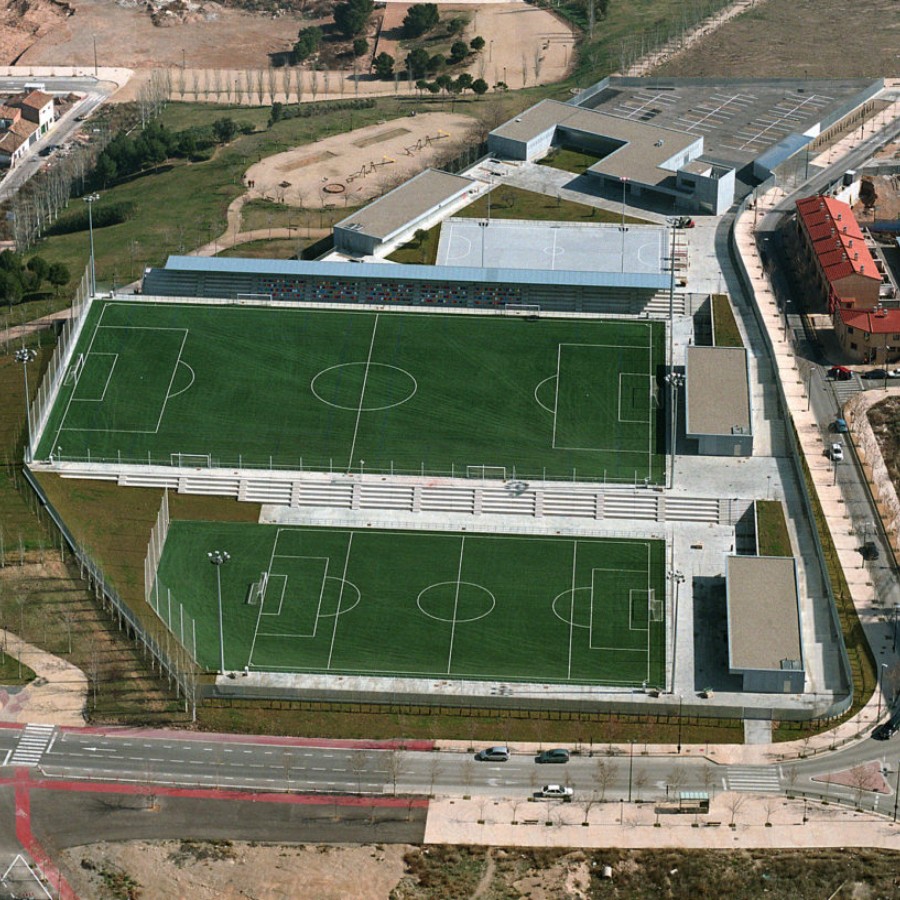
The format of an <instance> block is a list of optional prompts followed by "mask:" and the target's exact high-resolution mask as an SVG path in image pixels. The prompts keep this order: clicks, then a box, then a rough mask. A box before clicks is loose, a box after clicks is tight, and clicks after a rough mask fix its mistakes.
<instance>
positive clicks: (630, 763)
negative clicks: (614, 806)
mask: <svg viewBox="0 0 900 900" xmlns="http://www.w3.org/2000/svg"><path fill="white" fill-rule="evenodd" d="M633 775H634V738H632V739H631V750H630V752H629V754H628V802H629V803H631V785H632V781H633V779H632V776H633Z"/></svg>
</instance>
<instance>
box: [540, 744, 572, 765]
mask: <svg viewBox="0 0 900 900" xmlns="http://www.w3.org/2000/svg"><path fill="white" fill-rule="evenodd" d="M534 761H535V762H536V763H567V762H568V761H569V751H568V750H564V749H563V748H562V747H557V748H556V749H554V750H543V751H542V752H541V753H539V754H538V755H537V756H536V757H535V758H534Z"/></svg>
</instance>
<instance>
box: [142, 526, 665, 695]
mask: <svg viewBox="0 0 900 900" xmlns="http://www.w3.org/2000/svg"><path fill="white" fill-rule="evenodd" d="M209 547H223V548H227V549H228V551H229V552H230V553H231V561H230V562H229V565H228V567H227V568H225V569H223V571H222V595H223V607H224V613H225V629H224V631H225V657H226V668H228V669H234V670H240V669H243V668H244V667H245V666H248V665H249V666H250V667H251V668H252V669H255V670H262V671H293V672H302V671H310V672H329V673H332V674H346V675H354V674H355V675H364V676H365V675H374V674H379V675H389V676H414V677H429V678H432V677H448V678H472V679H490V680H494V679H500V680H511V681H528V682H531V681H539V682H557V683H559V682H561V683H569V682H575V683H582V684H585V683H605V684H612V685H615V684H620V685H628V686H632V687H635V686H639V685H641V684H642V683H645V682H646V683H649V684H662V683H663V681H664V678H665V647H664V636H665V623H664V621H662V620H659V621H655V622H653V623H652V624H651V625H649V626H648V615H647V611H648V593H647V592H648V587H649V588H651V589H652V590H653V591H654V592H655V593H656V595H657V596H661V595H662V593H663V591H664V589H665V585H664V582H663V571H664V546H663V544H662V543H661V542H648V541H622V540H613V541H605V540H600V539H580V540H578V541H577V542H576V541H573V540H572V539H571V538H560V537H556V536H548V537H533V536H528V537H523V536H501V535H479V534H475V533H470V534H464V535H460V534H457V533H442V532H431V531H428V532H416V531H381V530H363V531H349V530H345V529H338V528H324V529H323V528H285V527H276V526H265V525H253V526H247V525H238V524H234V523H216V524H212V525H211V524H209V523H205V522H176V523H173V525H172V528H171V530H170V532H169V537H168V541H167V543H166V550H165V553H164V555H163V559H162V562H161V564H160V569H159V579H158V586H157V590H156V591H155V592H154V593H155V596H156V597H158V598H159V600H158V604H159V608H160V614H161V615H162V616H163V617H165V618H167V620H170V618H171V622H172V627H173V629H174V630H178V629H179V628H180V627H181V621H182V613H181V609H182V607H183V609H184V616H185V621H191V620H193V621H196V624H197V628H196V635H197V650H198V656H199V658H200V661H201V663H202V664H203V665H204V666H205V667H206V668H207V669H215V668H216V667H217V665H218V654H219V645H218V637H217V635H218V627H217V622H218V618H217V613H218V606H217V597H216V595H215V593H214V592H210V591H209V589H208V588H209V583H210V573H209V571H208V569H207V567H206V566H203V567H202V568H198V566H197V561H198V560H203V559H204V557H205V554H206V552H207V550H208V548H209ZM573 570H574V571H573ZM264 572H265V573H267V576H268V584H267V587H266V590H265V593H264V595H263V597H262V600H261V602H259V603H256V602H254V603H248V602H247V598H248V596H250V595H251V594H250V592H251V591H252V590H253V589H252V588H251V587H250V586H251V585H253V584H256V583H260V581H261V577H262V573H264ZM573 584H574V586H575V593H574V596H573V594H572V586H573ZM254 596H255V595H254ZM170 601H171V602H170ZM567 617H568V618H567ZM336 618H337V621H336ZM570 622H571V623H573V624H570ZM191 627H193V626H191ZM648 627H649V634H648ZM635 651H639V652H635ZM251 653H252V656H251Z"/></svg>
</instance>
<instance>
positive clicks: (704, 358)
mask: <svg viewBox="0 0 900 900" xmlns="http://www.w3.org/2000/svg"><path fill="white" fill-rule="evenodd" d="M685 369H686V374H687V378H686V381H685V406H686V411H685V433H686V435H687V437H689V438H692V439H694V440H696V441H698V442H699V451H700V453H701V454H702V455H705V456H751V455H752V453H753V416H752V409H751V405H750V376H749V373H748V370H747V351H746V350H745V349H744V348H743V347H688V349H687V357H686V366H685Z"/></svg>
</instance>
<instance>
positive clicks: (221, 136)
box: [212, 117, 238, 144]
mask: <svg viewBox="0 0 900 900" xmlns="http://www.w3.org/2000/svg"><path fill="white" fill-rule="evenodd" d="M212 128H213V134H214V135H215V137H216V140H217V141H218V142H219V143H220V144H227V143H228V142H229V141H231V140H234V136H235V135H236V134H237V132H238V127H237V124H236V123H235V121H234V119H229V118H227V117H226V118H224V119H216V121H215V122H213V125H212Z"/></svg>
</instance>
